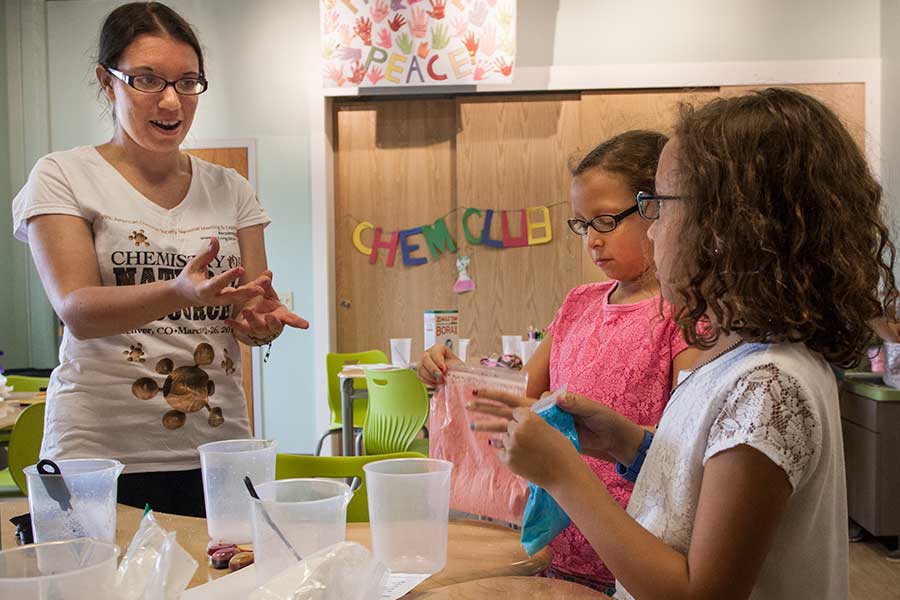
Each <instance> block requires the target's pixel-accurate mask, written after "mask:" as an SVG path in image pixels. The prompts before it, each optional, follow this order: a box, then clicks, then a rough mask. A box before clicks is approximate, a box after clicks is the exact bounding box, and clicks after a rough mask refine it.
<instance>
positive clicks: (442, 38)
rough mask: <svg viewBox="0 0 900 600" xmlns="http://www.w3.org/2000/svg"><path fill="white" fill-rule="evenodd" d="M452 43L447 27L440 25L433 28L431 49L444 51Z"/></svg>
mask: <svg viewBox="0 0 900 600" xmlns="http://www.w3.org/2000/svg"><path fill="white" fill-rule="evenodd" d="M449 43H450V34H449V33H448V32H447V26H446V25H444V24H443V23H438V24H437V25H435V26H434V27H432V28H431V47H432V48H434V49H435V50H443V49H444V48H446V47H447V44H449Z"/></svg>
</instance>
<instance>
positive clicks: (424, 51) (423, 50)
mask: <svg viewBox="0 0 900 600" xmlns="http://www.w3.org/2000/svg"><path fill="white" fill-rule="evenodd" d="M416 54H418V55H419V58H428V42H422V43H421V44H419V49H418V50H416Z"/></svg>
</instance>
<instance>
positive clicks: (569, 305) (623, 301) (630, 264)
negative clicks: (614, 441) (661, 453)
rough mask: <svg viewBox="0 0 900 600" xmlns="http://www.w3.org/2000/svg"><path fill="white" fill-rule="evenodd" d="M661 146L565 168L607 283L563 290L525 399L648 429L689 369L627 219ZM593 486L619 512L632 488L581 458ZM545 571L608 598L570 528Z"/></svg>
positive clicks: (647, 248)
mask: <svg viewBox="0 0 900 600" xmlns="http://www.w3.org/2000/svg"><path fill="white" fill-rule="evenodd" d="M665 143H666V137H665V136H664V135H662V134H659V133H655V132H651V131H629V132H626V133H623V134H621V135H618V136H615V137H613V138H611V139H609V140H607V141H605V142H603V143H602V144H600V145H599V146H597V147H596V148H594V149H593V150H592V151H591V152H590V153H588V154H587V156H585V157H584V158H582V159H581V160H580V161H578V162H577V163H576V164H574V165H573V167H572V183H571V186H570V189H569V192H570V197H571V201H572V210H573V212H574V215H575V216H574V218H572V219H570V220H569V227H570V228H571V230H572V232H573V233H574V234H575V235H579V236H580V237H581V238H582V240H583V243H584V249H585V252H587V253H588V254H589V255H590V256H591V258H592V260H593V262H594V264H596V265H597V266H598V267H599V268H600V269H601V270H602V271H603V272H604V273H605V274H606V276H607V277H609V280H608V281H605V282H602V283H591V284H587V285H582V286H579V287H577V288H575V289H573V290H571V291H570V292H569V294H568V296H567V297H566V299H565V301H564V302H563V304H562V306H561V307H560V308H559V311H558V312H557V315H556V317H555V319H554V320H553V322H552V323H551V324H550V326H549V328H548V333H549V335H547V336H546V337H545V338H544V340H543V342H542V343H541V344H540V346H539V347H538V349H537V350H536V351H535V353H534V356H532V358H531V359H530V360H529V361H528V364H526V365H525V367H524V369H525V372H526V373H527V374H528V394H529V395H530V396H532V397H535V398H536V397H539V396H540V395H541V394H542V393H543V392H546V391H548V390H554V389H558V388H560V387H562V386H564V385H565V386H566V389H567V390H569V391H571V392H574V393H577V394H581V395H583V396H585V397H588V398H590V399H591V401H592V402H595V403H597V404H598V405H603V406H607V407H611V408H612V409H613V410H615V411H618V412H619V413H621V414H623V415H625V416H626V417H627V418H628V419H629V420H631V421H633V422H635V423H639V424H641V425H643V426H646V427H648V428H653V427H655V426H656V424H657V422H658V421H659V418H660V416H661V415H662V411H663V408H664V407H665V405H666V402H667V401H668V398H669V391H670V390H671V388H672V386H673V385H674V381H675V378H676V377H677V373H678V372H679V371H681V370H682V369H685V368H688V367H689V366H690V365H691V364H693V354H694V353H695V351H694V350H691V349H688V348H687V344H686V343H685V341H684V338H683V336H682V334H681V331H680V330H679V328H678V327H677V325H676V324H675V322H674V321H673V320H672V319H671V318H670V316H667V315H668V313H669V312H670V311H669V309H668V308H667V307H665V306H662V305H661V298H660V290H659V284H658V283H657V280H656V272H655V269H654V265H653V244H652V242H651V241H650V240H649V239H648V237H647V228H648V227H649V223H648V222H647V221H645V220H643V219H641V217H640V216H639V215H638V214H637V213H638V207H637V204H636V201H635V196H636V194H637V192H638V190H650V191H653V190H654V189H655V186H654V179H653V178H654V174H655V172H656V165H657V162H658V160H659V153H660V151H661V150H662V148H663V146H664V145H665ZM661 308H662V310H661ZM453 360H458V359H457V358H456V356H455V355H453V354H452V352H451V351H449V350H448V349H447V348H445V347H443V346H440V345H438V346H435V347H433V348H430V349H429V350H428V351H426V353H425V356H424V357H423V358H422V361H421V362H420V367H419V377H420V378H421V379H422V380H423V381H424V382H426V383H428V384H432V385H434V384H439V383H440V381H441V379H442V375H443V373H445V372H446V369H447V366H448V363H449V362H451V361H453ZM583 460H584V463H585V465H586V467H587V468H588V469H589V470H590V472H591V473H592V474H593V476H594V477H595V478H597V479H598V481H599V482H600V483H601V484H602V485H604V486H605V488H606V489H608V491H609V493H610V494H611V495H612V497H613V498H615V500H616V501H617V502H618V503H619V504H620V505H621V506H622V507H624V506H626V505H627V504H628V499H629V497H630V495H631V490H632V488H633V483H632V482H631V481H628V480H626V479H624V478H622V477H621V476H619V475H618V474H617V473H616V469H615V465H613V464H611V463H609V462H607V461H604V460H600V459H598V458H595V457H591V456H585V457H584V459H583ZM550 546H551V548H552V550H553V563H552V565H551V567H550V568H549V569H548V570H547V572H546V573H545V575H547V576H550V577H558V578H564V579H568V580H570V581H576V582H579V583H582V584H585V585H588V586H590V587H593V588H595V589H599V590H602V591H609V590H610V589H611V588H612V586H613V585H614V579H613V575H612V573H611V572H610V571H609V569H608V568H607V567H606V566H605V565H604V564H603V562H602V561H601V560H600V558H598V556H597V554H596V552H594V550H593V549H592V548H591V545H590V542H589V541H588V540H587V539H586V538H585V536H584V535H583V533H582V532H581V531H580V530H579V528H578V527H577V526H576V525H575V524H572V525H570V526H569V527H568V528H567V529H566V530H565V531H563V532H562V533H561V534H560V535H558V536H557V537H556V539H554V540H553V541H552V542H551V544H550Z"/></svg>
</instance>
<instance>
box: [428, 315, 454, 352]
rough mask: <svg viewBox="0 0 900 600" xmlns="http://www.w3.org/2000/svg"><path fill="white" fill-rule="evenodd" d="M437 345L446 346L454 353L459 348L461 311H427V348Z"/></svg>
mask: <svg viewBox="0 0 900 600" xmlns="http://www.w3.org/2000/svg"><path fill="white" fill-rule="evenodd" d="M437 343H441V344H444V345H445V346H447V347H448V348H450V349H451V350H453V353H454V354H456V353H457V347H458V346H459V311H458V310H426V311H425V348H426V349H428V348H431V347H432V346H434V345H435V344H437Z"/></svg>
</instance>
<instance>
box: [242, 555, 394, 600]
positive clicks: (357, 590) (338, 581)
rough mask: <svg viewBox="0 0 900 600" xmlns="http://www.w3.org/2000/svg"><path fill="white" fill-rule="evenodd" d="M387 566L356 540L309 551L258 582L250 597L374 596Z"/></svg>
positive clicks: (369, 599)
mask: <svg viewBox="0 0 900 600" xmlns="http://www.w3.org/2000/svg"><path fill="white" fill-rule="evenodd" d="M386 579H387V569H386V568H385V566H384V565H383V564H381V563H380V562H378V561H377V560H375V558H373V557H372V554H371V553H370V552H369V551H368V550H366V549H365V548H364V547H363V546H361V545H359V544H357V543H356V542H339V543H337V544H334V545H332V546H329V547H327V548H324V549H322V550H319V551H318V552H315V553H313V554H310V555H309V556H307V557H306V558H305V559H304V560H302V561H300V562H299V563H297V564H296V565H294V566H292V567H289V568H287V569H285V570H284V571H282V572H281V573H279V574H278V575H276V576H275V577H273V578H272V579H271V580H270V581H269V582H268V583H266V584H264V585H262V586H260V587H259V588H257V589H256V591H254V592H253V593H252V594H250V600H378V599H379V598H381V593H382V590H383V589H384V584H385V581H386Z"/></svg>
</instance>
